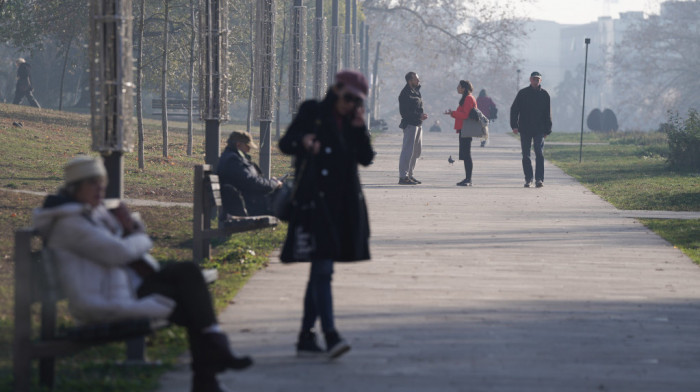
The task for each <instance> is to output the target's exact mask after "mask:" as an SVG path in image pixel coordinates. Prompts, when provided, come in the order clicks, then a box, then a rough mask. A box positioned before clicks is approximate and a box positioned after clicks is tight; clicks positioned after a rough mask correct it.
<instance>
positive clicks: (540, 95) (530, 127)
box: [510, 86, 552, 136]
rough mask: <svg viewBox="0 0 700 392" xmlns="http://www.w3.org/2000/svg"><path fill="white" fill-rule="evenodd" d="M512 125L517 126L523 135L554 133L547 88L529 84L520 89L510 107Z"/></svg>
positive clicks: (512, 126)
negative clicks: (537, 87) (534, 86)
mask: <svg viewBox="0 0 700 392" xmlns="http://www.w3.org/2000/svg"><path fill="white" fill-rule="evenodd" d="M510 127H511V128H513V129H515V128H517V129H518V132H519V133H520V134H521V135H526V136H535V135H539V134H544V135H549V134H550V133H552V112H551V109H550V104H549V93H548V92H547V90H545V89H543V88H541V87H540V88H539V89H535V88H533V87H532V86H527V87H525V88H524V89H522V90H520V91H518V95H516V96H515V100H514V101H513V105H511V107H510Z"/></svg>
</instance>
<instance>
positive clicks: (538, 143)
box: [520, 133, 544, 182]
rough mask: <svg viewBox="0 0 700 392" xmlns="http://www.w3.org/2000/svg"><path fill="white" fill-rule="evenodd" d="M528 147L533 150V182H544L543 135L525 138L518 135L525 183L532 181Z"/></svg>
mask: <svg viewBox="0 0 700 392" xmlns="http://www.w3.org/2000/svg"><path fill="white" fill-rule="evenodd" d="M530 147H534V148H535V181H544V153H543V150H544V135H543V134H541V133H540V134H537V135H534V136H529V135H528V136H525V135H523V134H520V148H521V149H522V152H523V173H524V174H525V181H526V182H530V181H532V161H531V160H530Z"/></svg>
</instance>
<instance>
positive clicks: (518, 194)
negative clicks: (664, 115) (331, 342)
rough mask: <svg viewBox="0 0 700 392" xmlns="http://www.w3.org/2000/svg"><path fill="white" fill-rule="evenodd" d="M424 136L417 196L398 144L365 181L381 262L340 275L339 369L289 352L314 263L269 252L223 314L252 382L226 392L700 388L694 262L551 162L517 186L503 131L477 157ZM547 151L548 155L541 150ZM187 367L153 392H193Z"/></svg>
mask: <svg viewBox="0 0 700 392" xmlns="http://www.w3.org/2000/svg"><path fill="white" fill-rule="evenodd" d="M456 142H457V140H456V135H455V134H453V133H451V132H442V133H439V134H435V133H429V132H426V133H424V148H423V157H422V158H421V159H420V160H419V161H418V164H417V167H416V171H415V173H414V174H415V177H417V178H418V179H419V180H421V181H423V184H422V185H418V186H399V185H396V183H397V181H398V178H397V177H398V174H397V172H398V169H397V161H398V155H399V148H400V144H401V135H400V134H398V133H389V134H386V135H382V136H380V137H378V138H377V141H376V144H375V148H376V149H377V151H378V155H377V158H376V160H375V163H374V164H373V165H372V166H370V167H369V168H367V169H364V170H363V172H362V182H363V184H364V186H365V193H366V197H367V201H368V205H369V211H370V219H371V228H372V239H371V244H372V255H373V260H372V261H370V262H365V263H355V264H340V263H338V264H336V274H335V275H334V286H333V288H334V296H335V306H336V308H335V311H336V318H337V320H336V323H337V326H338V328H339V330H340V332H341V333H342V334H343V335H344V337H345V338H346V339H348V340H349V342H350V344H351V345H352V347H353V349H352V351H351V352H350V353H349V354H348V355H346V356H344V357H343V358H341V359H340V360H338V361H336V362H333V363H328V362H325V361H316V360H311V361H309V360H304V359H298V358H296V357H295V356H294V354H295V352H294V343H295V341H296V334H297V332H298V328H299V324H300V318H301V307H302V296H303V291H304V287H305V283H306V277H307V274H308V265H307V264H300V265H282V264H280V263H279V261H278V259H277V258H276V257H273V258H272V259H271V262H270V266H269V267H268V268H266V269H265V270H262V271H259V272H257V273H256V275H255V276H254V277H253V278H252V279H251V280H250V281H249V283H248V284H247V285H246V286H245V287H244V288H243V289H242V290H241V291H240V292H239V294H238V296H237V297H236V299H235V304H234V305H232V306H230V307H229V308H228V309H227V310H226V311H224V312H223V313H222V315H221V317H220V321H221V323H222V326H223V327H224V328H225V329H226V331H227V332H228V334H229V337H230V338H231V340H232V343H233V345H234V348H235V349H236V350H237V352H239V353H245V354H251V355H253V357H254V358H255V360H256V365H255V366H254V367H253V368H251V369H250V370H247V371H244V372H240V373H235V372H228V373H225V374H223V375H221V376H220V380H221V381H222V383H223V384H225V385H226V386H227V387H228V388H230V389H232V390H235V391H290V392H291V391H305V390H306V391H362V392H369V391H377V392H379V391H402V392H403V391H504V392H506V391H514V392H522V391H533V392H534V391H537V392H542V391H552V392H554V391H556V392H561V391H630V392H639V391H675V392H677V391H689V392H690V391H698V390H700V369H698V367H699V366H700V333H699V329H698V326H699V325H700V268H698V267H697V266H696V265H694V264H693V263H692V262H691V261H690V259H689V258H687V257H686V256H684V255H683V254H682V253H681V252H680V251H678V250H676V249H674V248H673V247H672V246H671V245H669V244H668V243H667V242H666V241H664V240H663V239H661V238H660V237H658V236H657V235H655V234H653V233H652V232H650V231H649V230H648V229H646V228H645V227H644V226H642V225H641V224H639V223H637V222H636V221H635V220H634V219H632V218H626V217H624V216H621V214H620V213H619V211H618V210H616V209H615V208H614V207H612V206H611V205H610V204H608V203H606V202H604V201H602V200H601V199H600V198H599V197H598V196H596V195H594V194H593V193H592V192H589V191H588V190H586V189H585V188H584V187H583V186H581V185H580V184H578V183H577V182H576V181H574V180H573V179H572V178H571V177H568V176H566V175H565V174H564V173H563V172H562V171H561V170H559V169H557V168H556V167H554V166H552V165H549V164H546V166H545V187H544V188H542V189H535V188H530V189H526V188H523V183H524V180H523V176H522V169H521V166H520V153H519V146H518V145H517V142H516V140H515V139H513V138H511V137H509V136H507V135H505V134H493V135H491V141H490V145H489V146H487V147H486V148H480V147H478V142H475V143H474V146H473V147H472V151H473V156H474V175H473V182H474V186H473V187H472V188H463V187H456V186H455V183H456V182H458V181H460V180H462V179H463V178H464V174H463V167H462V165H461V162H459V161H458V162H455V164H454V165H453V166H449V165H448V163H447V157H448V156H449V155H452V157H453V158H455V157H456V156H457V147H456ZM545 148H546V147H545ZM190 377H191V374H190V371H189V367H188V366H187V365H185V364H183V365H180V366H178V368H177V369H176V370H175V371H173V372H170V373H168V374H166V375H165V376H164V377H163V378H162V379H161V382H162V385H161V388H160V389H159V391H162V392H166V391H167V392H174V391H189V382H190Z"/></svg>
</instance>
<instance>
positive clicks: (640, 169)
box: [545, 132, 700, 264]
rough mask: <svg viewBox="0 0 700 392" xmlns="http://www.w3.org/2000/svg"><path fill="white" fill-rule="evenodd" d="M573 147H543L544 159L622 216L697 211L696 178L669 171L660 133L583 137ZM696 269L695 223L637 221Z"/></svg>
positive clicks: (566, 138) (571, 137) (561, 137)
mask: <svg viewBox="0 0 700 392" xmlns="http://www.w3.org/2000/svg"><path fill="white" fill-rule="evenodd" d="M579 138H580V134H567V133H554V134H552V135H551V136H549V137H547V142H550V143H551V142H576V143H578V142H579ZM583 141H584V143H587V142H589V143H603V144H601V145H584V146H583V154H582V155H583V159H582V162H581V163H579V161H578V160H579V146H577V145H576V146H571V145H555V144H554V143H552V144H550V145H547V146H546V148H545V158H546V159H547V160H549V161H550V162H552V163H554V164H556V165H557V166H558V167H560V168H561V169H562V170H564V171H565V172H566V173H567V174H569V175H570V176H572V177H574V178H576V180H578V181H579V182H581V183H582V184H583V185H584V186H586V187H587V188H588V189H590V190H591V191H593V192H595V193H596V194H597V195H599V196H600V197H602V198H603V199H605V200H607V201H608V202H610V203H611V204H613V205H614V206H615V207H617V208H619V209H622V210H659V211H700V173H693V172H679V171H674V170H671V169H670V168H669V166H668V165H667V164H666V159H665V154H667V151H668V146H667V144H666V138H665V135H664V134H662V133H657V132H654V133H642V132H617V133H616V134H597V133H584V138H583ZM641 221H642V223H644V224H645V225H646V226H647V227H649V228H650V229H652V230H654V231H655V232H656V233H657V234H659V235H661V236H662V237H664V238H665V239H666V240H668V241H669V242H671V243H672V244H673V245H674V246H677V247H678V248H679V249H681V250H683V252H685V253H686V254H687V255H688V256H690V257H691V258H692V259H693V260H694V261H695V262H696V263H698V264H700V251H699V249H700V242H699V239H700V223H699V222H698V220H650V219H645V220H641Z"/></svg>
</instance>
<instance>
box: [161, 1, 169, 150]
mask: <svg viewBox="0 0 700 392" xmlns="http://www.w3.org/2000/svg"><path fill="white" fill-rule="evenodd" d="M163 3H164V5H165V11H164V16H163V63H162V67H161V84H160V88H161V91H160V99H161V101H162V102H163V110H162V111H161V127H162V130H163V158H167V157H168V39H169V37H170V34H169V28H168V24H169V22H170V3H169V0H163Z"/></svg>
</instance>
